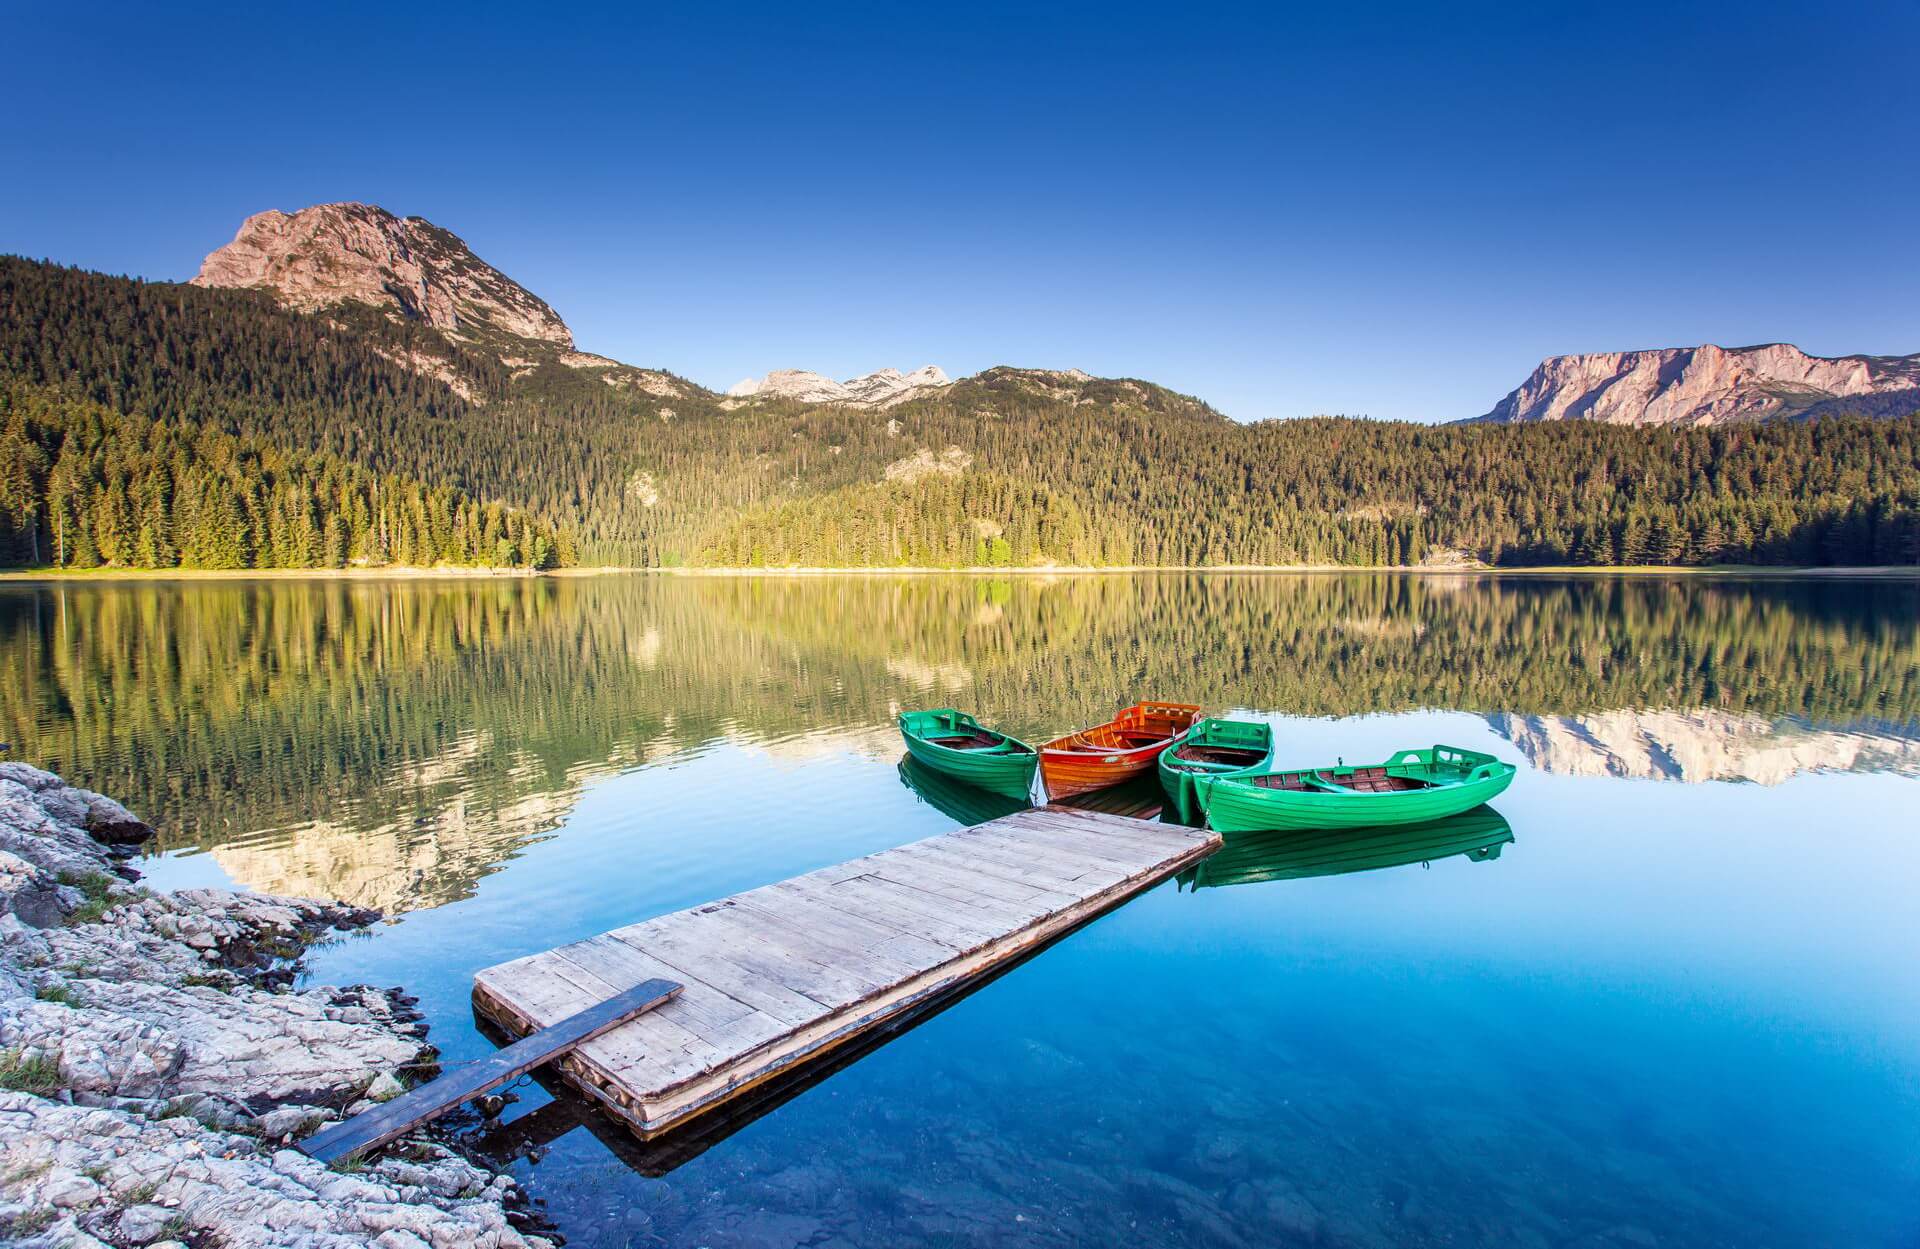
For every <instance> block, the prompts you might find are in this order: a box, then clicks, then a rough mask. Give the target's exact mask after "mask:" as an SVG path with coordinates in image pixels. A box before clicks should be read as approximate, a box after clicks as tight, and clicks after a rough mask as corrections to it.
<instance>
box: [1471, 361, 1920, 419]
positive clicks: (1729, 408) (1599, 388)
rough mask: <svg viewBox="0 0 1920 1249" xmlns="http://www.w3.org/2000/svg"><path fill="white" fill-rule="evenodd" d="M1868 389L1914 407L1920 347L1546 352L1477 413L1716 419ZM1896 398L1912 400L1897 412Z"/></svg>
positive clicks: (1919, 390) (1788, 410) (1791, 409)
mask: <svg viewBox="0 0 1920 1249" xmlns="http://www.w3.org/2000/svg"><path fill="white" fill-rule="evenodd" d="M1869 396H1887V397H1889V398H1888V404H1890V405H1891V406H1890V407H1889V408H1888V411H1889V412H1891V413H1897V414H1898V415H1905V414H1906V412H1908V411H1913V410H1914V409H1915V408H1920V355H1912V356H1842V357H1838V358H1831V359H1830V358H1827V357H1824V356H1810V355H1808V354H1807V353H1806V352H1804V351H1801V350H1800V349H1799V348H1798V347H1795V346H1792V345H1791V344H1788V343H1769V344H1767V345H1765V346H1761V347H1736V348H1732V349H1728V348H1724V347H1716V346H1714V345H1712V344H1711V343H1709V344H1707V345H1705V346H1700V347H1663V348H1658V349H1655V350H1651V351H1608V352H1596V353H1592V354H1588V355H1574V356H1550V357H1548V358H1547V359H1545V360H1543V361H1541V362H1540V366H1539V367H1538V368H1536V369H1534V371H1533V374H1532V375H1531V376H1530V377H1528V378H1527V380H1526V381H1525V382H1522V383H1521V384H1520V386H1519V387H1518V388H1517V389H1516V390H1514V391H1513V393H1511V394H1509V395H1508V396H1507V397H1506V398H1505V399H1502V400H1501V401H1500V402H1499V403H1498V404H1497V405H1495V407H1494V409H1493V411H1491V412H1489V413H1487V414H1486V415H1485V416H1483V417H1480V418H1478V419H1479V420H1482V421H1491V422H1520V421H1567V420H1589V421H1603V422H1606V423H1608V424H1613V425H1720V424H1726V423H1729V422H1734V421H1755V420H1767V419H1770V418H1773V417H1779V416H1792V415H1796V414H1798V413H1801V412H1804V411H1806V410H1808V409H1810V408H1815V407H1816V406H1817V405H1821V404H1827V405H1833V406H1835V407H1836V408H1844V407H1845V406H1847V405H1845V404H1844V403H1842V402H1840V401H1842V400H1845V399H1849V398H1852V399H1856V400H1858V399H1861V398H1863V397H1869ZM1903 396H1904V400H1903V399H1902V397H1903ZM1903 402H1904V403H1905V404H1908V405H1911V406H1906V407H1905V410H1904V411H1902V410H1901V406H1902V403H1903ZM1872 406H1873V408H1874V409H1875V410H1878V408H1879V407H1880V406H1881V405H1878V404H1876V405H1872Z"/></svg>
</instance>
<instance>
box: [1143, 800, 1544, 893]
mask: <svg viewBox="0 0 1920 1249" xmlns="http://www.w3.org/2000/svg"><path fill="white" fill-rule="evenodd" d="M1512 841H1513V828H1512V826H1511V825H1509V824H1508V823H1507V818H1506V817H1505V816H1503V815H1501V814H1500V813H1499V812H1498V811H1495V810H1494V809H1493V808H1492V807H1481V808H1480V809H1479V810H1477V811H1468V812H1466V813H1465V814H1462V815H1452V816H1448V817H1447V818H1446V819H1444V820H1431V821H1429V822H1427V823H1425V824H1400V825H1393V826H1389V827H1387V828H1354V829H1305V830H1302V829H1291V830H1281V831H1275V832H1262V833H1243V834H1241V835H1239V836H1237V837H1235V838H1233V839H1232V840H1231V841H1229V842H1227V844H1226V845H1224V846H1222V847H1221V848H1220V849H1218V850H1216V851H1214V852H1213V854H1212V855H1210V856H1209V857H1208V858H1206V859H1204V860H1203V861H1202V862H1201V863H1200V864H1199V865H1198V866H1197V867H1190V868H1188V869H1187V870H1186V871H1184V872H1182V873H1180V878H1179V879H1180V883H1181V884H1182V885H1184V886H1186V887H1187V888H1189V889H1212V888H1216V887H1218V886H1221V885H1247V884H1253V883H1255V882H1258V881H1266V880H1304V879H1306V878H1308V877H1312V876H1342V875H1345V874H1346V873H1348V872H1373V871H1378V870H1380V869H1381V868H1387V867H1400V866H1402V865H1404V864H1408V863H1432V862H1434V861H1436V860H1439V859H1446V858H1451V857H1452V856H1454V855H1456V854H1462V855H1465V856H1466V857H1467V859H1468V860H1469V861H1470V862H1473V863H1484V862H1486V861H1487V860H1488V859H1497V858H1499V857H1500V851H1501V848H1502V847H1504V846H1507V845H1509V844H1511V843H1512Z"/></svg>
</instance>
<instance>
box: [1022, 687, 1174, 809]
mask: <svg viewBox="0 0 1920 1249" xmlns="http://www.w3.org/2000/svg"><path fill="white" fill-rule="evenodd" d="M1199 714H1200V708H1198V707H1195V706H1192V705H1190V704H1188V703H1135V704H1134V705H1133V706H1131V707H1129V708H1127V709H1126V710H1125V711H1123V712H1121V713H1120V714H1119V715H1117V716H1115V717H1114V718H1113V719H1111V720H1109V721H1107V722H1106V723H1105V724H1096V725H1094V726H1093V727H1092V728H1090V729H1081V730H1080V731H1079V732H1078V733H1069V734H1067V735H1066V736H1065V737H1056V738H1054V739H1053V740H1052V741H1050V742H1048V743H1047V744H1046V745H1044V746H1042V747H1041V748H1040V779H1041V780H1042V781H1043V782H1044V783H1045V785H1046V787H1047V797H1049V798H1067V797H1071V796H1072V795H1074V794H1084V793H1087V792H1088V791H1090V790H1095V789H1105V788H1107V787H1108V786H1109V785H1118V784H1120V783H1122V782H1123V781H1129V780H1132V779H1133V778H1134V777H1136V776H1139V775H1140V774H1141V773H1143V772H1147V771H1150V770H1151V769H1152V768H1153V765H1154V763H1155V761H1157V760H1158V759H1159V758H1160V752H1161V751H1163V750H1165V749H1166V748H1167V743H1168V742H1171V741H1172V740H1173V739H1174V738H1175V737H1177V736H1179V735H1180V734H1181V733H1184V732H1186V730H1187V728H1188V727H1189V726H1190V725H1192V723H1193V721H1194V717H1196V716H1198V715H1199Z"/></svg>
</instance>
